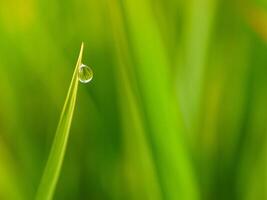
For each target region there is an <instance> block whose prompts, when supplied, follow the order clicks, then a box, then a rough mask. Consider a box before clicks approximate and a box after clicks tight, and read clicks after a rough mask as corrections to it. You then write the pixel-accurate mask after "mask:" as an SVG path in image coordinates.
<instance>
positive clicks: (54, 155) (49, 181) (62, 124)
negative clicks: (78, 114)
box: [36, 44, 83, 200]
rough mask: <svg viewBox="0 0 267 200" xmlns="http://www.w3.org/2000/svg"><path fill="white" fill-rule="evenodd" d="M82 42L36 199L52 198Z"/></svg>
mask: <svg viewBox="0 0 267 200" xmlns="http://www.w3.org/2000/svg"><path fill="white" fill-rule="evenodd" d="M82 54H83V44H82V46H81V50H80V54H79V57H78V61H77V64H76V67H75V70H74V73H73V76H72V80H71V83H70V87H69V91H68V94H67V97H66V100H65V103H64V107H63V110H62V113H61V116H60V121H59V123H58V127H57V131H56V135H55V138H54V142H53V146H52V149H51V152H50V155H49V158H48V162H47V164H46V168H45V171H44V173H43V177H42V180H41V183H40V185H39V188H38V192H37V196H36V199H38V200H43V199H52V197H53V194H54V191H55V188H56V184H57V181H58V178H59V174H60V170H61V166H62V162H63V159H64V154H65V150H66V146H67V142H68V136H69V131H70V126H71V122H72V117H73V112H74V108H75V102H76V96H77V91H78V83H79V80H78V74H77V73H78V68H79V66H80V64H81V61H82Z"/></svg>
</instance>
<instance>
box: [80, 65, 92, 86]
mask: <svg viewBox="0 0 267 200" xmlns="http://www.w3.org/2000/svg"><path fill="white" fill-rule="evenodd" d="M78 77H79V80H80V82H81V83H88V82H90V81H91V80H92V78H93V70H92V69H91V68H90V67H88V66H87V65H84V64H81V65H80V67H79V72H78Z"/></svg>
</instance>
